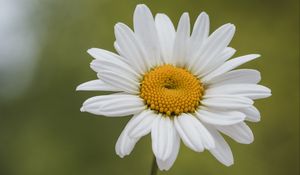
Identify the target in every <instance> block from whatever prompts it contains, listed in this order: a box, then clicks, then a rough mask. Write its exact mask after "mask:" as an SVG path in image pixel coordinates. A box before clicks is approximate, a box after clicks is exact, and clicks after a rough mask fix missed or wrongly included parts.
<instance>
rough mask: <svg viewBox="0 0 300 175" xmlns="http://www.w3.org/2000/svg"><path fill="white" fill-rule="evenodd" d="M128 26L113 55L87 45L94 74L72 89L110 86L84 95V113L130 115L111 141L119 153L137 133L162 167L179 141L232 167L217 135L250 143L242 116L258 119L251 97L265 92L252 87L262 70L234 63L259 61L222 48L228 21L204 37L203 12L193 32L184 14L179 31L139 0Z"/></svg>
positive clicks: (228, 35) (229, 33)
mask: <svg viewBox="0 0 300 175" xmlns="http://www.w3.org/2000/svg"><path fill="white" fill-rule="evenodd" d="M133 22H134V26H133V28H134V31H133V30H131V29H130V28H129V27H128V26H127V25H125V24H123V23H117V24H116V25H115V28H114V29H115V36H116V41H115V43H114V47H115V49H116V51H117V53H118V54H115V53H112V52H109V51H106V50H102V49H97V48H92V49H89V50H88V51H87V52H88V53H89V54H90V55H91V56H92V57H94V58H95V59H94V60H93V61H92V62H91V64H90V66H91V68H92V69H93V70H94V71H95V72H96V73H97V77H98V78H97V79H96V80H92V81H88V82H86V83H83V84H81V85H79V86H78V87H77V90H83V91H110V92H114V93H111V94H109V95H100V96H96V97H92V98H89V99H88V100H86V101H85V102H84V103H83V106H82V108H81V111H82V112H89V113H92V114H95V115H102V116H107V117H119V116H131V115H133V116H132V118H131V119H130V121H129V122H128V123H127V125H126V126H125V128H124V129H123V131H122V133H121V135H120V136H119V138H118V141H117V143H116V146H115V150H116V153H117V154H118V155H119V156H120V157H124V156H126V155H129V154H130V152H131V151H132V150H133V148H134V146H135V144H136V143H137V142H138V140H140V139H141V138H142V137H143V136H145V135H147V134H149V133H150V134H151V140H152V150H153V153H154V155H155V158H156V162H157V165H158V167H159V169H160V170H168V169H170V167H171V166H172V165H173V164H174V161H175V160H176V158H177V155H178V152H179V148H180V141H182V142H183V144H184V145H185V146H187V147H189V148H190V149H192V150H193V151H195V152H202V151H204V150H205V149H206V150H208V151H210V152H211V154H212V155H213V156H215V158H216V159H217V160H219V161H220V162H221V163H223V164H224V165H226V166H230V165H232V164H233V156H232V152H231V149H230V147H229V146H228V144H227V143H226V141H225V140H224V138H223V136H222V135H221V134H225V135H228V136H229V137H231V138H232V139H233V140H235V141H237V142H239V143H242V144H249V143H251V142H252V141H253V134H252V132H251V129H250V128H249V127H248V126H247V124H246V123H245V121H250V122H258V121H259V120H260V113H259V111H258V110H257V109H256V108H255V107H254V106H253V100H255V99H261V98H266V97H269V96H270V95H271V91H270V89H268V88H267V87H264V86H261V85H258V84H257V83H258V82H259V81H260V79H261V77H260V73H259V72H258V71H257V70H253V69H237V70H234V69H235V68H236V67H238V66H240V65H241V64H244V63H246V62H248V61H251V60H254V59H256V58H258V57H259V56H260V55H258V54H249V55H244V56H239V57H236V58H232V59H230V58H231V57H232V56H233V55H234V53H235V49H233V48H231V47H228V44H229V42H230V41H231V39H232V37H233V35H234V32H235V26H234V25H233V24H225V25H223V26H221V27H219V28H218V29H217V30H215V31H214V32H213V33H212V34H210V35H209V17H208V15H207V14H206V13H204V12H202V13H201V14H200V15H199V16H198V18H197V19H196V22H195V24H194V26H193V28H192V32H190V30H191V26H190V19H189V15H188V13H183V15H182V16H181V18H180V20H179V23H178V26H177V29H176V30H175V28H174V26H173V24H172V22H171V20H170V19H169V17H168V16H166V15H165V14H160V13H159V14H156V15H155V18H153V16H152V13H151V11H150V10H149V9H148V8H147V6H146V5H137V7H136V9H135V11H134V16H133Z"/></svg>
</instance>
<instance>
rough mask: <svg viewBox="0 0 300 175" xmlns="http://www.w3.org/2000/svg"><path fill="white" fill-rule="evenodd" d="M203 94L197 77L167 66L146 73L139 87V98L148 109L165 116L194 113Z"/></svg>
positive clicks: (180, 69)
mask: <svg viewBox="0 0 300 175" xmlns="http://www.w3.org/2000/svg"><path fill="white" fill-rule="evenodd" d="M203 92H204V88H203V86H202V84H201V82H200V80H199V79H198V78H197V77H195V76H194V75H192V74H191V73H190V72H189V71H187V70H185V69H184V68H178V67H175V66H172V65H168V64H167V65H163V66H159V67H156V68H154V69H152V70H150V71H149V72H147V73H146V74H145V75H144V77H143V80H142V82H141V87H140V97H141V98H143V99H144V101H145V104H146V105H147V106H148V108H150V109H152V110H155V111H157V112H159V113H162V114H165V115H167V116H175V115H179V114H181V113H192V112H194V111H195V110H196V108H197V107H198V106H199V104H200V100H201V97H202V95H203Z"/></svg>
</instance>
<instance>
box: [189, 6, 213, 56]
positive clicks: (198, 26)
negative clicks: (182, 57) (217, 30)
mask: <svg viewBox="0 0 300 175" xmlns="http://www.w3.org/2000/svg"><path fill="white" fill-rule="evenodd" d="M208 34H209V17H208V15H207V14H206V13H205V12H202V13H200V15H199V16H198V17H197V19H196V22H195V24H194V27H193V32H192V35H191V38H190V41H189V53H188V55H189V56H188V58H192V57H195V56H196V55H195V54H197V53H198V51H199V49H200V48H201V47H202V45H203V43H204V41H205V40H206V39H207V37H208Z"/></svg>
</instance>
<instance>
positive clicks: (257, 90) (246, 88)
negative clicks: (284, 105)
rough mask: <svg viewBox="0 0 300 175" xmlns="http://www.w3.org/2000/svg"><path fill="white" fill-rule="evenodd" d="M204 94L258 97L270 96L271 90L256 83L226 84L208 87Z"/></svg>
mask: <svg viewBox="0 0 300 175" xmlns="http://www.w3.org/2000/svg"><path fill="white" fill-rule="evenodd" d="M205 95H207V96H209V95H212V96H214V95H239V96H243V97H248V98H251V99H260V98H266V97H269V96H271V90H270V89H269V88H267V87H265V86H262V85H257V84H227V85H222V86H217V87H212V88H208V89H207V90H206V91H205Z"/></svg>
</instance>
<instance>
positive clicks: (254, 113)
mask: <svg viewBox="0 0 300 175" xmlns="http://www.w3.org/2000/svg"><path fill="white" fill-rule="evenodd" d="M240 111H241V112H242V113H244V114H245V115H246V120H248V121H250V122H259V121H260V112H259V111H258V110H257V109H256V107H255V106H250V107H248V108H243V109H240Z"/></svg>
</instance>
